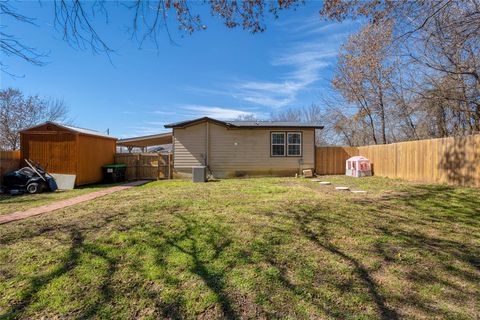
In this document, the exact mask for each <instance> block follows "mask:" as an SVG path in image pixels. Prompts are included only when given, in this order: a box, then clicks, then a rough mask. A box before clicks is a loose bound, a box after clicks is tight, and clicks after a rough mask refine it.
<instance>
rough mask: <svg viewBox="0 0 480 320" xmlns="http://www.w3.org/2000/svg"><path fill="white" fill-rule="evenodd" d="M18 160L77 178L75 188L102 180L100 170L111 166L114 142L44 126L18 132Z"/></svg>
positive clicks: (110, 139)
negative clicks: (19, 149) (35, 163)
mask: <svg viewBox="0 0 480 320" xmlns="http://www.w3.org/2000/svg"><path fill="white" fill-rule="evenodd" d="M20 145H21V159H24V158H27V159H32V160H34V161H37V162H38V163H40V164H41V165H42V166H43V167H44V168H45V169H46V170H47V171H48V172H51V173H59V174H75V175H77V177H76V180H75V185H76V186H79V185H84V184H89V183H96V182H100V181H101V180H102V169H101V167H102V166H103V165H105V164H111V163H114V160H115V159H114V156H115V151H116V150H115V148H116V139H113V138H108V137H101V136H93V135H87V134H81V133H77V132H72V131H69V130H66V129H64V128H61V127H58V126H55V125H54V124H46V125H43V126H39V127H34V128H32V129H27V130H25V131H23V132H21V133H20Z"/></svg>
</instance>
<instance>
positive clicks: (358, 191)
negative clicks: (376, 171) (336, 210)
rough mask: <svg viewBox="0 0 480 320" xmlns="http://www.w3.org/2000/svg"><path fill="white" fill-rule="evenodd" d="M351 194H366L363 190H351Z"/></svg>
mask: <svg viewBox="0 0 480 320" xmlns="http://www.w3.org/2000/svg"><path fill="white" fill-rule="evenodd" d="M351 192H353V193H367V191H365V190H351Z"/></svg>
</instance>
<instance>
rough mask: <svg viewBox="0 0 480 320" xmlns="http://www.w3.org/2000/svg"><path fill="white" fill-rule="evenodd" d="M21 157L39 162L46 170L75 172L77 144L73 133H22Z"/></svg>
mask: <svg viewBox="0 0 480 320" xmlns="http://www.w3.org/2000/svg"><path fill="white" fill-rule="evenodd" d="M20 137H21V156H20V157H21V159H25V158H27V159H31V160H34V161H36V162H38V163H40V164H41V165H42V166H43V167H44V168H45V169H46V170H47V171H48V172H51V173H64V174H75V173H76V171H77V144H76V138H75V134H73V133H68V132H60V131H59V132H56V133H55V134H51V133H49V134H41V133H37V132H35V133H22V134H21V136H20Z"/></svg>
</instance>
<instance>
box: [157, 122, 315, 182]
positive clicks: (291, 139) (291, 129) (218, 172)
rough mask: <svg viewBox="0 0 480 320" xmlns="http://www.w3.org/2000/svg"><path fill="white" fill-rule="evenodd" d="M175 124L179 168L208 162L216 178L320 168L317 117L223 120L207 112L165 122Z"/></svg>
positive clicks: (187, 170)
mask: <svg viewBox="0 0 480 320" xmlns="http://www.w3.org/2000/svg"><path fill="white" fill-rule="evenodd" d="M165 127H166V128H171V129H172V134H173V140H172V143H173V162H174V172H175V173H176V174H180V175H181V174H190V173H191V172H192V167H195V166H207V167H208V169H209V170H210V171H211V172H212V174H213V175H214V176H215V177H217V178H225V177H235V176H245V175H293V174H295V173H298V172H300V171H301V170H302V169H313V168H315V130H316V129H322V128H323V127H322V126H320V125H318V124H317V123H305V122H277V121H221V120H217V119H212V118H209V117H203V118H198V119H193V120H188V121H181V122H177V123H171V124H167V125H165Z"/></svg>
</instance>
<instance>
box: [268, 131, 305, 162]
mask: <svg viewBox="0 0 480 320" xmlns="http://www.w3.org/2000/svg"><path fill="white" fill-rule="evenodd" d="M270 141H271V149H270V150H271V156H272V157H285V156H289V157H300V156H302V133H301V132H272V133H271V140H270Z"/></svg>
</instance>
